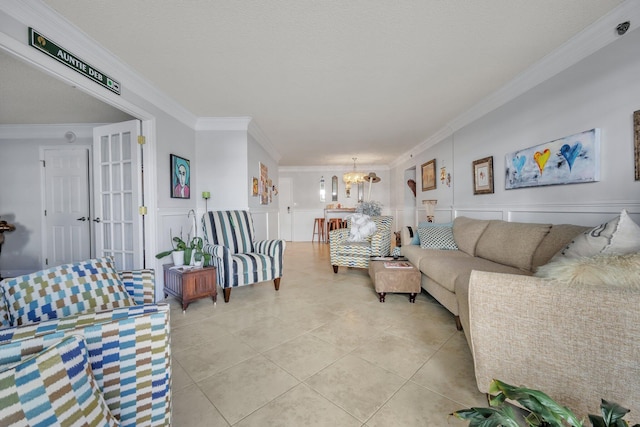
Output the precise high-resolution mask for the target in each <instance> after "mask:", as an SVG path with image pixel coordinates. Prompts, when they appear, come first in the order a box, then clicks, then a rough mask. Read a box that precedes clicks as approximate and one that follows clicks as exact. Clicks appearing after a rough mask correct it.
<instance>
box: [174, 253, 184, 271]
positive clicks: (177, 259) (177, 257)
mask: <svg viewBox="0 0 640 427" xmlns="http://www.w3.org/2000/svg"><path fill="white" fill-rule="evenodd" d="M171 256H172V257H173V265H175V266H177V267H179V266H182V265H184V251H173V252H171Z"/></svg>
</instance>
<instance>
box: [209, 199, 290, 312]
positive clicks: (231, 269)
mask: <svg viewBox="0 0 640 427" xmlns="http://www.w3.org/2000/svg"><path fill="white" fill-rule="evenodd" d="M202 227H203V229H204V240H205V245H204V251H205V252H206V253H208V254H210V255H211V262H212V265H213V266H215V267H216V268H217V275H216V277H217V280H218V285H220V287H222V288H223V290H224V301H225V302H229V297H230V296H231V288H233V287H237V286H245V285H251V284H253V283H259V282H266V281H268V280H273V283H274V286H275V289H276V291H277V290H278V289H280V278H281V277H282V258H283V255H284V249H285V245H286V242H285V241H284V240H262V241H258V242H254V234H255V233H254V228H253V219H252V218H251V214H250V213H249V212H248V211H240V210H233V211H210V212H207V213H206V214H205V215H204V216H203V217H202Z"/></svg>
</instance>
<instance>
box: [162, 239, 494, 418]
mask: <svg viewBox="0 0 640 427" xmlns="http://www.w3.org/2000/svg"><path fill="white" fill-rule="evenodd" d="M284 262H285V273H284V276H283V278H282V282H281V286H280V291H279V292H275V290H274V288H273V282H265V283H260V284H257V285H252V286H245V287H242V288H234V289H233V290H232V292H231V300H230V302H229V303H228V304H225V303H224V299H223V298H222V295H220V294H221V293H219V302H218V304H217V305H216V306H215V307H214V306H213V304H212V302H211V299H202V300H198V301H196V302H193V303H191V305H190V306H189V308H188V309H187V312H186V313H184V314H183V312H182V310H181V307H180V305H179V303H178V302H177V301H176V300H175V299H173V298H170V299H169V302H170V304H171V307H172V310H171V328H172V331H171V348H172V353H173V365H172V366H173V383H172V390H173V425H175V426H178V427H189V426H194V427H195V426H198V427H201V426H214V427H215V426H238V427H240V426H242V427H245V426H256V427H265V426H292V427H294V426H295V427H300V426H331V427H341V426H366V427H392V426H402V427H412V426H421V427H424V426H448V425H457V426H463V425H466V423H464V422H462V421H459V420H456V419H454V418H452V417H449V416H448V414H449V413H451V412H452V411H455V410H457V409H462V408H466V407H470V406H477V405H485V402H486V401H485V398H484V395H482V394H481V393H480V392H479V391H478V390H477V388H476V386H475V379H474V376H473V362H472V358H471V354H470V351H469V348H468V346H467V343H466V341H465V338H464V335H463V333H462V332H459V331H456V328H455V322H454V319H453V316H452V315H451V314H450V313H449V312H448V311H447V310H446V309H444V308H443V307H441V306H440V305H439V304H438V303H437V302H436V301H435V300H433V299H432V298H431V297H430V296H429V295H427V294H426V293H424V292H423V293H422V294H421V295H419V296H418V297H417V298H416V303H415V304H410V303H409V300H408V295H407V294H390V295H388V296H387V298H386V302H385V303H384V304H381V303H379V302H378V299H377V295H376V294H375V292H374V290H373V285H372V283H371V280H370V279H369V276H368V272H367V271H366V270H362V269H347V268H344V267H340V270H339V271H338V274H334V273H333V270H332V268H331V266H330V262H329V245H328V244H323V243H310V242H296V243H288V244H287V249H286V252H285V261H284Z"/></svg>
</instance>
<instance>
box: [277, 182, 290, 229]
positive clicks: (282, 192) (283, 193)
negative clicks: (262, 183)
mask: <svg viewBox="0 0 640 427" xmlns="http://www.w3.org/2000/svg"><path fill="white" fill-rule="evenodd" d="M278 185H279V186H280V188H279V190H278V196H279V198H280V200H279V201H278V204H279V207H280V239H282V240H286V241H289V242H290V241H291V240H293V232H292V229H293V198H292V196H291V194H292V192H291V190H292V185H293V184H292V181H291V178H280V180H279V181H278Z"/></svg>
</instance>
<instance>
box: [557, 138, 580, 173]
mask: <svg viewBox="0 0 640 427" xmlns="http://www.w3.org/2000/svg"><path fill="white" fill-rule="evenodd" d="M581 150H582V143H581V142H580V141H578V142H576V143H575V144H574V145H573V147H572V146H570V145H569V144H564V145H563V146H562V147H560V154H562V157H564V158H565V159H567V163H568V164H569V170H571V169H572V168H573V162H575V161H576V158H578V154H580V151H581Z"/></svg>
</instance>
